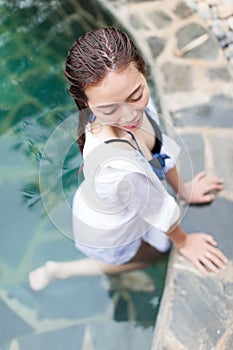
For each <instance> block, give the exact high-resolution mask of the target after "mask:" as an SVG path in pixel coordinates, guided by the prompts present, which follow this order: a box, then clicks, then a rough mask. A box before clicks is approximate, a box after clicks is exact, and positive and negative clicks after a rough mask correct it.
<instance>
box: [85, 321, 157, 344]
mask: <svg viewBox="0 0 233 350" xmlns="http://www.w3.org/2000/svg"><path fill="white" fill-rule="evenodd" d="M90 330H91V334H92V339H93V344H94V348H95V349H96V350H102V349H103V348H104V349H108V350H118V349H121V350H142V349H145V350H149V349H150V347H151V341H152V335H153V327H148V328H145V329H144V328H143V327H141V326H137V324H136V323H135V322H114V321H109V322H99V323H96V322H95V323H91V324H90Z"/></svg>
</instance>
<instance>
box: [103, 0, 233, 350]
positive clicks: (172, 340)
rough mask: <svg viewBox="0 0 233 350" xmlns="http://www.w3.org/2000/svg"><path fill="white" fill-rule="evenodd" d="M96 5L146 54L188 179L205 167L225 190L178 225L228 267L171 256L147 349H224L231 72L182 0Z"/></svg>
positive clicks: (232, 188) (231, 321) (230, 336)
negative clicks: (198, 235)
mask: <svg viewBox="0 0 233 350" xmlns="http://www.w3.org/2000/svg"><path fill="white" fill-rule="evenodd" d="M99 2H100V3H101V4H102V5H103V6H104V7H105V8H106V9H107V10H108V11H109V12H110V13H111V14H112V15H113V16H115V17H116V18H117V20H118V21H119V22H120V23H121V24H122V26H123V27H124V28H125V29H126V30H127V31H128V32H129V33H130V34H131V35H132V36H133V38H134V40H135V41H136V42H137V44H138V46H139V47H140V49H141V51H142V52H143V54H144V55H145V56H146V58H147V61H148V62H149V65H150V67H151V77H152V79H153V81H154V84H155V88H156V93H157V97H158V102H159V104H160V108H161V113H162V114H163V115H165V116H166V118H168V120H169V121H170V123H171V124H172V125H173V126H175V127H176V130H177V131H178V133H179V134H180V135H181V136H182V137H183V139H184V140H185V143H186V145H187V147H188V150H189V153H190V155H191V158H192V166H193V171H194V173H197V172H199V171H201V170H203V169H204V170H205V171H206V172H208V173H212V174H218V175H219V176H222V177H224V179H225V190H224V191H222V192H221V193H220V195H219V197H218V198H217V200H215V201H214V202H213V203H212V204H211V205H206V206H191V207H189V209H188V210H187V213H186V215H185V217H184V220H183V227H184V228H185V229H186V230H187V232H197V231H200V230H201V231H203V232H208V233H212V234H213V235H214V236H215V237H216V239H217V241H218V242H219V246H220V248H221V249H222V250H223V251H224V252H225V254H226V255H227V257H228V259H229V263H228V266H227V268H226V269H225V270H224V271H223V272H221V273H220V274H219V275H217V276H213V275H210V276H207V277H204V276H202V275H201V274H199V273H198V272H197V270H196V269H195V268H194V267H193V266H192V265H191V264H190V263H189V262H188V261H186V260H185V259H184V258H183V257H181V256H180V255H179V254H178V253H177V252H176V251H175V249H173V250H172V253H171V256H170V261H169V268H168V273H167V279H166V285H165V291H164V294H163V298H162V303H161V306H160V311H159V315H158V319H157V322H156V327H155V330H154V337H153V344H152V350H174V349H175V350H186V349H187V350H195V349H202V350H220V349H226V350H231V349H232V348H233V312H232V305H233V304H232V303H233V273H232V268H233V243H232V242H233V241H232V239H231V232H232V227H233V218H232V209H233V203H232V200H233V183H232V177H231V174H232V172H233V162H232V156H231V155H232V154H233V146H232V136H233V71H232V67H231V65H230V63H229V62H228V61H227V59H226V57H225V56H224V52H223V50H222V48H221V47H220V45H219V42H218V41H217V39H216V37H215V35H214V34H213V33H212V32H211V31H209V29H208V23H207V22H206V21H204V20H203V19H202V18H201V17H200V16H199V15H198V14H197V13H196V12H195V11H194V10H193V9H192V8H190V7H188V6H187V3H188V1H186V2H185V1H180V0H176V1H169V0H164V1H143V0H132V1H126V0H112V1H107V0H99ZM183 175H184V178H185V177H186V176H187V174H185V172H184V174H183Z"/></svg>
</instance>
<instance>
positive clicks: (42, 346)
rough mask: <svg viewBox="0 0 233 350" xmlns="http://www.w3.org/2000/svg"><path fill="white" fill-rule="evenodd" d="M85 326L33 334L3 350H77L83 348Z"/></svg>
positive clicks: (13, 342)
mask: <svg viewBox="0 0 233 350" xmlns="http://www.w3.org/2000/svg"><path fill="white" fill-rule="evenodd" d="M84 330H85V326H84V325H76V326H72V327H67V328H63V329H58V330H54V331H51V332H44V333H33V334H30V335H27V336H24V337H19V338H18V339H15V340H13V341H12V342H11V343H9V344H8V345H5V346H4V349H3V350H13V349H17V350H66V349H69V350H77V349H80V350H81V348H82V343H83V336H84Z"/></svg>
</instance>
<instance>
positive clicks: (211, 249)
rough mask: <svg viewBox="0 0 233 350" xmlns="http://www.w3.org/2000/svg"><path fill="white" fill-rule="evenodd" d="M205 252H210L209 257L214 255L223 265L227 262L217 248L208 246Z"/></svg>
mask: <svg viewBox="0 0 233 350" xmlns="http://www.w3.org/2000/svg"><path fill="white" fill-rule="evenodd" d="M207 254H210V256H211V257H214V258H215V257H216V258H217V259H218V260H219V261H220V262H222V263H223V264H224V265H225V264H226V263H227V258H226V256H225V255H224V254H223V253H222V252H221V251H220V250H219V249H217V248H214V247H209V251H208V252H207Z"/></svg>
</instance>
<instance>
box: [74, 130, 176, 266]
mask: <svg viewBox="0 0 233 350" xmlns="http://www.w3.org/2000/svg"><path fill="white" fill-rule="evenodd" d="M83 157H84V177H85V180H84V181H83V183H82V184H81V185H80V186H79V188H78V190H77V192H76V194H75V196H74V200H73V233H74V240H75V244H76V246H77V248H78V249H80V250H82V251H83V252H84V253H86V254H87V255H88V256H90V257H93V258H96V259H99V260H102V261H103V262H108V263H116V264H118V263H124V262H126V261H128V260H129V259H130V258H131V257H132V256H134V255H135V254H136V251H137V249H138V247H139V246H140V242H141V240H142V239H143V240H145V241H147V242H149V243H150V244H152V245H153V236H155V237H154V238H155V239H154V240H155V241H159V240H160V241H161V240H164V239H165V238H164V237H163V235H162V236H161V233H162V232H167V231H168V230H169V228H170V227H171V226H172V225H173V224H175V223H176V222H177V220H178V219H179V215H180V211H179V207H178V205H177V203H176V201H175V200H174V198H173V197H171V196H170V195H169V194H168V192H167V191H166V189H165V187H164V185H163V183H162V182H161V181H160V180H159V178H158V177H157V176H156V174H155V173H154V172H153V170H152V169H151V166H150V164H149V163H148V161H147V160H146V159H145V158H144V157H143V156H142V155H141V153H140V152H139V151H138V150H134V149H133V148H131V147H130V146H129V145H126V144H123V143H121V144H119V143H115V142H114V143H111V144H106V143H104V142H103V141H101V140H99V139H97V138H96V137H95V136H94V135H93V134H92V133H91V132H87V133H86V142H85V147H84V152H83ZM169 161H170V163H171V160H169ZM171 166H174V160H172V164H170V167H171ZM165 241H166V242H165ZM165 241H164V242H165V243H164V242H163V243H162V246H163V244H165V246H167V238H166V239H165ZM156 244H157V245H159V244H158V243H156ZM156 244H154V246H156ZM156 247H157V246H156ZM163 249H165V248H161V251H162V250H163Z"/></svg>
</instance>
